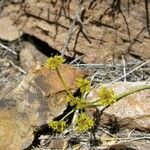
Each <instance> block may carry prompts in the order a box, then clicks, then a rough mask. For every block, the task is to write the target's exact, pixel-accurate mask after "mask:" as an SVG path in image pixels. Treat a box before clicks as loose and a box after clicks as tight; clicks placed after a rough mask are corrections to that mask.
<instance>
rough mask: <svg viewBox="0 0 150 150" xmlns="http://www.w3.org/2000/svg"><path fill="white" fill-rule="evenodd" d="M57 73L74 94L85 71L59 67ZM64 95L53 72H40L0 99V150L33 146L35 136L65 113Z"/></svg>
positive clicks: (4, 92) (41, 69) (24, 80)
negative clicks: (42, 127) (76, 84)
mask: <svg viewBox="0 0 150 150" xmlns="http://www.w3.org/2000/svg"><path fill="white" fill-rule="evenodd" d="M59 70H60V73H61V75H62V76H63V79H64V81H65V82H66V84H67V86H68V87H69V88H70V89H71V90H72V92H75V90H76V89H77V88H76V86H75V79H76V78H78V77H83V76H84V75H85V72H84V71H81V70H77V69H75V68H73V67H72V66H70V65H61V66H60V67H59ZM65 98H66V92H65V88H64V86H63V85H62V83H61V81H60V79H59V77H58V75H57V73H56V71H55V70H49V69H47V68H44V67H43V68H40V69H39V70H37V71H35V72H33V73H30V74H28V75H27V76H26V77H25V78H24V79H23V80H22V81H21V82H20V83H19V85H18V86H16V87H15V88H13V89H6V90H4V91H3V92H2V94H1V95H0V120H1V121H0V139H1V140H0V149H3V150H5V149H6V148H7V150H12V149H15V150H20V149H23V148H27V147H28V146H30V145H31V144H32V141H33V139H34V132H35V130H38V129H39V128H40V127H41V126H42V125H45V124H47V123H48V122H49V121H50V120H52V119H53V118H55V117H58V116H59V115H61V114H62V113H63V112H64V110H65V109H66V106H67V103H66V101H65Z"/></svg>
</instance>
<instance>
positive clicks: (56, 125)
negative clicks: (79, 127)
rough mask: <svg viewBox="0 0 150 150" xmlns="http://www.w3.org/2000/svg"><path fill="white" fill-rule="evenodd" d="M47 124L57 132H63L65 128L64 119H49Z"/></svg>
mask: <svg viewBox="0 0 150 150" xmlns="http://www.w3.org/2000/svg"><path fill="white" fill-rule="evenodd" d="M49 126H50V127H51V128H52V129H53V130H55V131H57V132H63V131H64V130H65V129H66V128H67V124H66V122H65V121H50V122H49Z"/></svg>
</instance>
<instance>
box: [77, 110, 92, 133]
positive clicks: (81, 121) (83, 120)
mask: <svg viewBox="0 0 150 150" xmlns="http://www.w3.org/2000/svg"><path fill="white" fill-rule="evenodd" d="M93 125H94V121H93V119H92V118H90V117H89V116H87V115H86V114H85V113H81V114H80V115H79V117H78V118H77V119H76V128H75V129H76V131H77V132H86V131H87V130H89V129H90V128H92V127H93Z"/></svg>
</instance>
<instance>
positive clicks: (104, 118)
mask: <svg viewBox="0 0 150 150" xmlns="http://www.w3.org/2000/svg"><path fill="white" fill-rule="evenodd" d="M145 84H146V83H145V82H136V83H131V82H126V83H124V82H119V83H114V84H113V85H111V86H109V87H110V88H112V89H113V90H114V92H115V93H116V94H121V93H124V92H127V91H129V90H132V89H134V88H137V87H141V86H143V85H145ZM97 97H98V88H96V89H94V90H93V91H91V93H90V94H89V96H88V99H89V100H90V99H93V98H94V99H95V98H97ZM103 108H104V107H98V110H99V111H102V109H103ZM88 112H89V113H90V114H91V113H95V112H96V110H95V109H90V110H88ZM99 122H100V124H107V125H108V124H109V125H110V124H112V123H114V124H116V125H117V126H118V127H119V128H130V129H139V130H145V131H150V90H149V89H146V90H142V91H139V92H135V93H133V94H131V95H128V96H126V97H124V98H122V99H120V100H119V101H118V102H116V103H114V104H113V105H111V106H109V107H108V108H106V109H104V110H103V111H102V114H101V115H100V116H99Z"/></svg>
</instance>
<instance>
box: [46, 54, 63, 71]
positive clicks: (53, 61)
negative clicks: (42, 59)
mask: <svg viewBox="0 0 150 150" xmlns="http://www.w3.org/2000/svg"><path fill="white" fill-rule="evenodd" d="M64 61H65V59H64V58H63V57H61V56H58V55H55V56H54V57H50V58H48V59H47V63H46V66H47V67H48V68H49V69H56V67H58V66H59V65H61V64H63V63H64Z"/></svg>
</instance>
